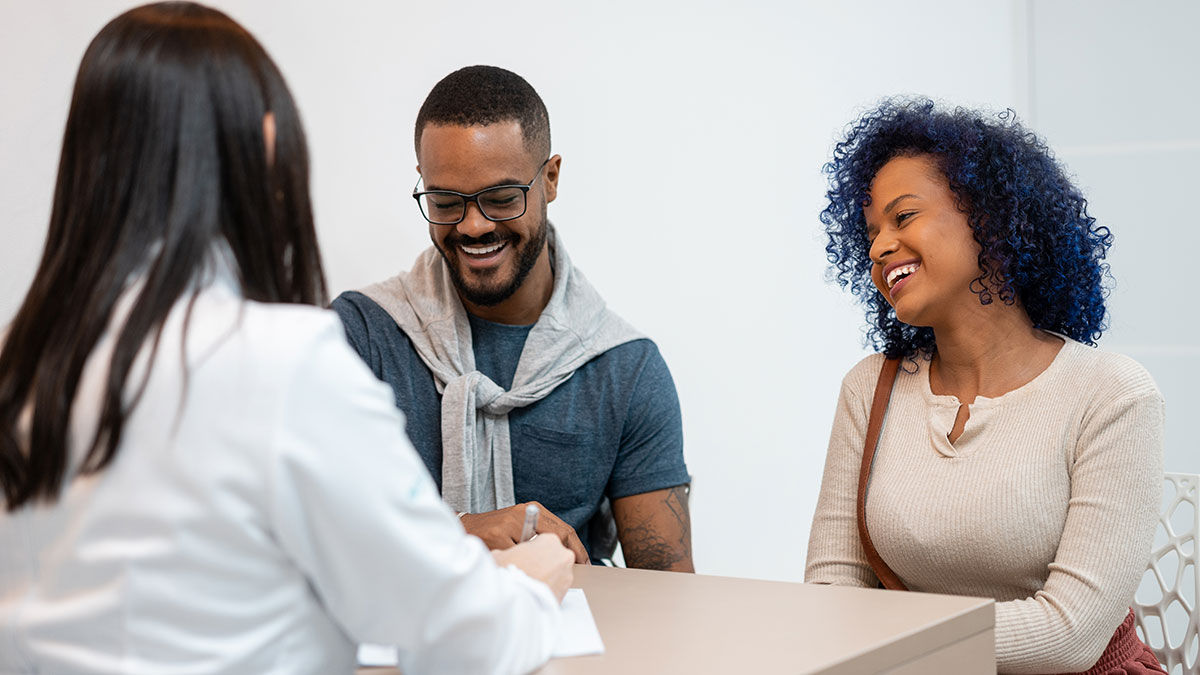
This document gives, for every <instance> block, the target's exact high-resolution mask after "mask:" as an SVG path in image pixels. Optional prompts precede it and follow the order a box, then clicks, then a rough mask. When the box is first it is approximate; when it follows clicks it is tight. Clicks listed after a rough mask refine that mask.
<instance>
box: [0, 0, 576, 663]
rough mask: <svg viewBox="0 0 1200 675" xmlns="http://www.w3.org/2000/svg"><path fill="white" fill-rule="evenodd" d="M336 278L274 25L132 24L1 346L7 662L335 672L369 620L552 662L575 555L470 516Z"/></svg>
mask: <svg viewBox="0 0 1200 675" xmlns="http://www.w3.org/2000/svg"><path fill="white" fill-rule="evenodd" d="M325 300H326V291H325V282H324V278H323V274H322V271H321V261H320V255H319V252H318V250H317V245H316V237H315V234H314V229H313V223H312V213H311V207H310V203H309V197H308V161H307V156H306V150H305V141H304V136H303V131H302V130H301V127H300V122H299V117H298V115H297V113H296V110H295V106H294V103H293V101H292V98H291V96H290V95H289V93H288V90H287V87H286V85H285V83H284V81H283V78H282V76H281V75H280V73H279V71H278V69H277V68H276V67H275V65H274V64H273V63H272V62H271V60H270V58H269V57H268V56H267V54H266V53H265V51H264V50H263V49H262V47H261V46H260V45H259V44H258V42H256V41H255V39H254V38H253V37H252V36H251V35H250V34H249V33H247V32H246V31H245V30H244V29H242V28H241V27H240V26H238V25H237V24H236V23H235V22H233V21H232V20H231V19H229V18H228V17H227V16H225V15H224V14H221V13H220V12H217V11H214V10H212V9H208V8H206V7H202V6H199V5H195V4H191V3H163V4H157V5H147V6H145V7H139V8H136V9H133V10H131V11H129V12H126V13H125V14H122V15H121V16H119V17H117V18H116V19H114V20H113V21H112V22H111V23H109V24H108V25H107V26H105V27H104V29H102V30H101V31H100V33H99V34H98V35H97V36H96V38H95V39H94V40H93V41H92V43H91V45H90V47H89V48H88V50H87V53H86V54H85V55H84V58H83V61H82V63H81V65H80V69H79V74H78V77H77V80H76V84H75V91H74V95H73V99H72V102H71V109H70V114H69V118H68V120H67V126H66V132H65V134H64V139H63V150H62V157H61V162H60V166H59V174H58V184H57V188H56V191H55V197H54V208H53V212H52V214H51V220H50V228H49V234H48V237H47V241H46V248H45V252H44V254H43V257H42V260H41V263H40V266H39V268H38V271H37V275H36V278H35V280H34V281H33V284H32V286H31V288H30V290H29V292H28V295H27V296H26V298H25V300H24V303H23V304H22V306H21V308H20V311H19V312H18V314H17V316H16V318H15V319H14V320H13V322H12V323H11V324H10V325H9V327H8V328H7V330H6V331H5V335H4V337H3V344H2V349H0V487H2V489H3V499H4V504H5V507H6V508H5V509H4V510H3V511H2V512H0V671H3V672H14V671H15V672H75V673H288V674H293V673H322V674H324V673H335V672H343V673H346V672H351V671H352V670H353V668H354V662H355V661H354V653H355V643H357V642H375V643H384V644H394V645H398V646H399V647H400V648H401V653H402V656H401V666H402V667H403V668H404V670H405V672H406V673H421V672H518V671H528V670H531V669H533V668H535V667H537V666H538V665H540V664H541V663H542V662H543V661H545V659H546V658H547V656H548V654H549V651H550V648H551V643H552V642H553V639H554V635H555V631H556V629H557V626H556V623H557V621H558V614H559V609H558V602H559V600H560V599H561V597H562V595H563V594H564V593H565V590H566V587H567V586H568V585H569V584H570V581H571V562H572V560H573V558H572V555H571V553H570V552H569V551H567V550H566V549H565V548H564V547H563V546H562V544H561V542H558V541H557V540H555V539H554V538H552V537H541V538H538V539H536V540H535V541H533V542H530V543H528V544H524V545H520V546H517V547H514V548H512V549H510V550H508V551H504V552H498V553H496V554H494V556H493V554H491V553H489V552H488V551H487V550H486V549H485V547H484V546H483V544H482V543H481V542H480V541H479V540H478V539H475V538H472V537H468V536H467V535H466V534H465V533H464V532H463V529H462V527H461V526H460V525H459V524H458V521H457V520H456V519H455V516H454V514H453V513H451V512H450V511H449V510H448V509H447V507H446V506H445V505H444V504H443V503H442V502H441V500H440V498H439V497H438V494H437V491H436V489H435V487H434V485H433V482H432V480H431V479H430V477H429V476H428V474H427V473H426V471H425V469H424V467H423V465H422V464H421V462H420V460H419V459H418V458H417V456H416V454H415V453H414V451H413V450H412V448H411V446H410V445H409V443H408V441H407V439H406V438H405V437H404V435H403V431H402V430H403V428H404V427H403V421H402V419H401V417H400V415H399V413H398V412H397V411H396V409H395V407H394V406H393V405H392V402H391V394H390V390H389V389H388V388H387V387H386V386H384V385H382V384H380V383H378V382H377V381H375V379H374V378H373V377H372V376H371V374H370V373H369V372H368V371H367V369H366V368H365V366H363V364H362V362H361V360H360V359H359V358H358V357H357V356H356V355H355V354H354V353H353V352H351V351H350V348H349V347H348V346H347V344H346V342H345V339H344V336H343V334H342V329H341V327H340V324H339V323H338V321H337V318H336V317H335V316H334V315H333V314H331V313H328V312H326V311H324V310H321V309H318V308H317V307H316V306H317V305H323V304H324V303H325ZM497 563H499V564H497Z"/></svg>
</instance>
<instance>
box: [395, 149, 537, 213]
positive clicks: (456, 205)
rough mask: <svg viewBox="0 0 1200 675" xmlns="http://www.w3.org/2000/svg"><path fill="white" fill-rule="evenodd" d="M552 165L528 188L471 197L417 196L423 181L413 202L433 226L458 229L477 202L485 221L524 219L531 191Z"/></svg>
mask: <svg viewBox="0 0 1200 675" xmlns="http://www.w3.org/2000/svg"><path fill="white" fill-rule="evenodd" d="M549 162H550V158H549V157H547V158H546V161H544V162H542V165H541V166H539V167H538V172H537V175H536V176H534V177H533V180H531V181H529V182H528V183H526V184H525V185H496V186H493V187H490V188H486V189H484V190H480V191H479V192H475V193H472V194H469V195H467V194H463V193H461V192H455V191H453V190H426V191H424V192H417V187H418V186H420V185H421V179H420V178H418V179H417V184H416V185H414V186H413V199H415V200H417V206H418V207H420V209H421V215H422V216H425V220H428V221H429V222H431V223H433V224H434V225H457V224H459V223H461V222H462V221H463V219H464V218H466V217H467V204H468V203H470V202H475V206H478V207H479V212H480V213H482V214H483V217H484V218H487V219H488V220H490V221H492V222H494V223H499V222H503V221H505V220H515V219H517V218H520V217H521V216H523V215H525V206H526V203H527V202H528V196H529V189H530V188H531V187H533V184H534V183H536V182H537V179H538V178H539V177H541V175H542V169H544V168H546V164H548V163H549Z"/></svg>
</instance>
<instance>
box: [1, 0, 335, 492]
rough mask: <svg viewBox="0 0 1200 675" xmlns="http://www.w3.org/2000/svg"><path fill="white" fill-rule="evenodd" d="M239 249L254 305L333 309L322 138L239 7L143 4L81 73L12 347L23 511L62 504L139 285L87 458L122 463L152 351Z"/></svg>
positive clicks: (4, 423)
mask: <svg viewBox="0 0 1200 675" xmlns="http://www.w3.org/2000/svg"><path fill="white" fill-rule="evenodd" d="M268 113H270V114H271V115H272V116H273V118H274V125H275V130H276V133H275V138H274V160H273V161H269V160H268V158H267V155H266V150H265V148H266V145H265V140H264V130H263V129H264V116H266V115H267V114H268ZM222 242H223V244H224V245H225V246H227V247H228V250H229V251H231V252H232V255H233V258H234V260H235V261H236V264H235V265H234V267H235V269H236V271H237V274H238V277H239V281H240V284H241V289H242V292H243V294H244V295H245V297H246V298H248V299H251V300H259V301H263V302H291V303H307V304H324V303H325V301H326V288H325V279H324V274H323V272H322V270H321V259H320V253H319V251H318V249H317V243H316V234H315V231H314V228H313V220H312V206H311V203H310V201H309V195H308V154H307V150H306V148H305V140H304V132H303V130H302V129H301V126H300V119H299V114H298V113H297V111H296V107H295V103H294V102H293V100H292V97H291V94H290V93H289V92H288V89H287V85H286V84H285V83H284V80H283V76H282V75H281V74H280V72H279V69H278V68H277V67H276V66H275V64H274V63H273V62H272V61H271V59H270V57H269V56H267V53H266V51H264V50H263V48H262V46H261V45H259V43H258V42H257V41H256V40H255V39H254V37H253V36H252V35H250V33H248V32H247V31H246V30H245V29H243V28H242V27H241V26H239V25H238V24H237V23H235V22H234V21H233V20H232V19H230V18H229V17H228V16H226V15H225V14H222V13H221V12H218V11H216V10H213V9H210V8H208V7H204V6H201V5H197V4H193V3H189V2H168V3H159V4H152V5H145V6H143V7H138V8H135V9H132V10H130V11H128V12H125V13H124V14H122V15H121V16H118V17H117V18H116V19H113V20H112V21H111V22H110V23H109V24H108V25H106V26H105V27H104V28H103V29H102V30H101V31H100V33H99V34H98V35H96V37H95V39H93V40H92V43H91V45H89V46H88V49H87V52H86V53H85V54H84V56H83V61H82V62H81V63H80V65H79V73H78V76H77V77H76V80H75V90H74V94H73V96H72V99H71V109H70V114H69V116H68V118H67V126H66V131H65V132H64V134H63V148H62V157H61V159H60V162H59V168H58V183H57V186H56V188H55V191H54V208H53V210H52V212H51V215H50V227H49V232H48V234H47V236H46V248H45V251H44V252H43V254H42V260H41V263H40V264H39V265H38V270H37V275H36V276H35V278H34V281H33V284H32V285H31V286H30V289H29V292H28V294H27V295H26V296H25V300H24V302H23V303H22V305H21V308H20V310H19V311H18V312H17V315H16V318H15V319H14V320H13V322H12V324H11V325H10V326H9V329H8V334H7V338H6V339H5V342H4V345H3V349H2V350H0V486H2V487H3V489H4V497H5V499H6V501H7V508H8V510H10V511H11V510H15V509H16V508H18V507H19V506H21V505H22V504H25V503H27V502H30V501H34V500H38V499H45V500H48V501H53V500H54V499H56V498H57V496H58V494H59V492H60V490H61V487H62V483H63V480H64V474H65V473H66V469H67V463H68V456H69V455H68V447H67V446H68V433H69V430H68V428H67V424H66V422H67V420H70V419H71V409H72V406H73V404H74V399H75V394H76V389H77V388H78V385H79V380H80V375H81V372H82V370H83V367H84V364H85V362H86V361H87V359H88V356H89V354H91V353H92V351H93V349H94V348H95V346H96V343H97V341H98V340H99V338H100V336H101V335H102V334H103V333H104V332H105V330H106V329H107V328H108V327H109V322H110V320H111V319H112V315H113V311H114V306H115V304H116V302H117V300H118V298H119V297H120V296H122V294H123V293H125V292H128V291H129V290H130V289H131V288H133V289H137V290H136V295H135V296H134V297H133V298H132V301H131V305H130V310H129V312H128V315H127V316H126V317H125V318H124V323H123V325H121V326H119V327H118V326H114V327H113V328H114V330H116V332H115V333H114V340H115V348H114V350H113V353H112V358H111V362H110V365H109V368H110V369H109V372H108V379H107V382H106V384H105V388H104V393H103V402H102V407H101V413H100V418H99V420H98V426H97V430H96V434H95V436H94V437H93V439H92V441H91V447H90V449H88V451H87V453H86V455H84V460H83V463H82V465H81V467H79V468H80V470H81V471H82V472H85V473H92V472H96V471H99V470H101V469H103V468H104V467H105V466H106V465H107V464H108V463H109V462H111V461H112V460H113V457H114V456H115V454H116V451H117V445H118V443H119V442H120V440H121V429H122V426H123V424H124V422H125V419H126V418H127V417H128V416H129V414H130V412H131V411H132V409H133V407H134V406H135V405H136V403H137V392H138V391H140V387H137V388H130V390H129V391H127V389H126V384H127V383H126V380H127V378H128V376H129V373H130V368H131V366H132V364H133V361H134V357H135V356H136V355H137V354H138V352H139V350H141V349H142V348H143V346H144V345H146V344H147V342H148V341H150V343H151V344H152V345H153V346H154V348H157V343H158V338H159V336H160V335H161V330H162V325H163V321H164V320H165V318H166V317H167V314H168V313H169V312H170V311H171V308H172V307H173V306H175V305H176V303H177V302H179V301H180V300H181V299H183V298H184V296H185V295H187V294H192V293H195V292H196V288H197V281H198V279H199V278H200V277H201V275H202V274H203V272H204V270H205V269H206V266H207V265H209V263H210V262H211V260H212V258H213V256H214V250H215V249H216V248H218V247H219V246H221V244H222ZM134 279H137V280H138V281H139V285H137V286H131V285H130V282H131V281H132V280H134ZM152 358H153V357H152ZM147 372H148V371H147ZM143 383H144V381H143ZM130 391H132V392H133V395H132V396H131V395H129V392H130ZM123 394H125V397H124V399H123ZM24 415H29V417H28V418H27V421H28V424H27V425H26V423H24V422H23V421H22V419H23V416H24Z"/></svg>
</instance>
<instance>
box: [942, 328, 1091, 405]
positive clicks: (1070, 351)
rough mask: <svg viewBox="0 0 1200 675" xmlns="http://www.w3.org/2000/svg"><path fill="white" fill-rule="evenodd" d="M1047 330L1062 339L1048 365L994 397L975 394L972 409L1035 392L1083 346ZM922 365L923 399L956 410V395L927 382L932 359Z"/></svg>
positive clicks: (1016, 398)
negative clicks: (938, 390) (939, 392)
mask: <svg viewBox="0 0 1200 675" xmlns="http://www.w3.org/2000/svg"><path fill="white" fill-rule="evenodd" d="M1047 332H1049V333H1050V334H1051V335H1053V336H1055V337H1057V338H1059V339H1061V340H1062V341H1063V343H1062V346H1061V347H1059V349H1058V353H1057V354H1055V355H1054V359H1053V360H1051V361H1050V365H1048V366H1046V367H1045V368H1044V369H1043V370H1042V372H1040V373H1038V374H1037V375H1035V376H1034V377H1033V379H1031V380H1029V381H1028V382H1026V383H1025V384H1023V385H1021V386H1019V387H1017V388H1016V389H1010V390H1009V391H1006V392H1004V393H1003V394H1000V395H999V396H994V397H988V396H976V397H975V401H974V402H973V403H970V404H968V405H969V407H970V409H971V410H972V411H974V410H977V409H982V408H991V407H995V406H999V405H1002V404H1003V403H1005V402H1008V401H1014V400H1019V399H1021V398H1024V397H1025V396H1028V395H1029V393H1030V392H1035V391H1037V390H1038V389H1041V388H1042V387H1043V386H1044V383H1045V382H1047V381H1048V380H1051V379H1053V378H1054V377H1055V374H1056V373H1057V372H1058V371H1059V370H1061V369H1062V368H1065V367H1066V366H1065V365H1064V364H1065V363H1066V362H1067V361H1069V360H1071V358H1072V357H1073V356H1074V355H1075V354H1076V353H1077V351H1078V350H1079V349H1080V348H1082V347H1083V345H1081V344H1080V343H1078V342H1076V341H1075V340H1072V339H1071V338H1069V337H1067V336H1065V335H1060V334H1058V333H1054V332H1052V331H1047ZM923 365H924V368H923V370H924V371H925V372H924V376H923V377H922V378H921V379H922V383H923V387H922V390H923V393H924V395H925V400H926V401H927V402H928V403H930V404H931V405H936V406H952V407H953V408H954V409H955V410H957V409H958V407H959V406H961V405H962V404H963V403H962V401H960V400H959V399H958V397H957V396H954V395H953V394H935V393H933V387H932V386H931V385H930V383H929V376H930V372H931V370H932V365H933V361H932V360H930V361H927V362H925V363H924V364H923Z"/></svg>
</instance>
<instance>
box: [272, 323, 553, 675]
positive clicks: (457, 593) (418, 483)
mask: <svg viewBox="0 0 1200 675" xmlns="http://www.w3.org/2000/svg"><path fill="white" fill-rule="evenodd" d="M340 333H341V328H340V327H338V326H337V322H335V321H333V320H332V317H331V318H330V320H329V321H328V323H327V324H325V325H324V326H323V328H322V332H321V333H320V335H318V336H317V337H316V338H314V340H313V342H312V344H311V345H310V346H308V347H307V348H305V349H304V350H303V353H302V354H301V355H300V357H299V358H298V362H297V363H296V364H295V365H294V367H292V368H291V372H290V373H288V376H289V385H288V386H287V387H286V389H285V391H286V392H287V393H286V394H285V395H284V397H283V399H282V401H281V403H280V407H279V413H278V415H279V419H278V422H277V424H276V425H275V429H276V432H275V434H274V439H273V441H272V443H271V452H270V455H269V457H270V462H269V466H268V475H269V483H268V484H269V489H268V495H267V503H268V505H269V506H268V508H269V511H268V518H269V523H270V527H271V530H272V532H273V534H274V536H275V537H276V539H277V540H278V542H279V545H280V547H281V549H282V550H283V551H284V552H286V555H287V556H288V557H289V558H290V559H291V560H292V561H293V562H294V564H295V565H296V566H297V568H298V569H300V570H301V571H302V572H303V574H304V575H305V577H306V578H307V579H308V580H309V582H310V583H311V585H312V587H313V591H314V592H315V593H316V594H317V595H318V596H319V597H320V599H321V601H322V604H323V605H324V606H325V607H326V608H327V609H328V611H329V613H330V615H331V616H333V617H334V619H335V620H336V621H337V622H338V623H339V625H340V626H341V627H342V628H343V629H344V630H345V631H346V633H347V635H349V636H350V637H351V639H353V640H356V641H358V642H371V643H377V644H389V645H396V646H398V647H399V648H400V649H401V652H402V658H401V665H402V667H403V669H404V672H406V673H408V672H412V673H424V672H516V671H520V672H525V671H528V670H531V669H533V668H535V667H537V666H538V665H540V664H541V663H542V662H543V661H544V660H545V659H546V657H547V656H548V654H549V650H550V648H551V646H552V642H553V638H554V634H555V631H556V626H557V622H558V620H559V611H558V609H557V603H556V602H555V601H554V597H553V595H552V594H551V593H550V591H549V589H548V588H546V587H545V585H543V584H541V583H538V582H533V581H531V580H529V579H528V578H527V577H525V576H524V575H523V574H521V573H520V572H519V571H517V570H516V569H515V568H512V569H501V568H498V567H497V566H496V565H495V563H494V562H493V560H492V557H491V555H490V554H489V552H488V551H487V550H486V548H485V547H484V546H483V544H482V542H480V541H479V540H478V539H476V538H474V537H469V536H467V535H466V534H465V532H464V531H463V529H462V526H461V525H460V524H459V522H458V519H457V518H455V517H454V514H453V513H452V512H450V510H449V509H448V508H447V507H446V505H445V504H444V503H443V502H442V500H441V498H440V497H439V496H438V493H437V489H436V488H435V486H434V483H433V481H432V479H431V478H430V476H429V474H428V472H427V471H426V470H425V467H424V466H423V464H422V463H421V460H420V459H419V458H418V457H417V455H416V453H415V451H414V450H413V448H412V446H411V445H410V444H409V442H408V440H407V439H406V438H405V436H404V435H403V433H402V432H401V429H402V428H403V425H402V424H401V421H402V420H401V419H400V417H401V414H400V412H399V411H398V410H396V408H395V406H393V405H392V401H391V396H390V393H389V391H388V389H387V387H386V385H383V384H382V383H380V382H378V381H376V380H375V379H374V378H372V377H371V376H370V374H369V373H368V372H367V371H366V369H365V368H364V367H363V364H362V363H361V362H360V361H359V360H358V358H357V357H355V356H354V354H353V353H352V352H351V351H350V350H349V349H347V348H346V345H345V343H344V341H343V339H342V336H341V334H340Z"/></svg>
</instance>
